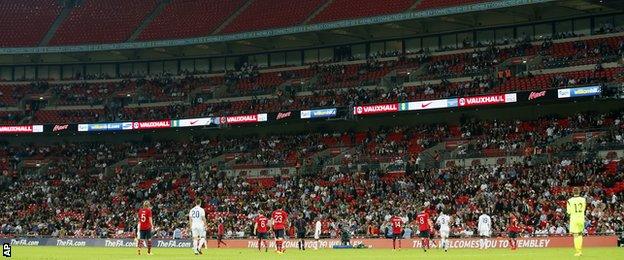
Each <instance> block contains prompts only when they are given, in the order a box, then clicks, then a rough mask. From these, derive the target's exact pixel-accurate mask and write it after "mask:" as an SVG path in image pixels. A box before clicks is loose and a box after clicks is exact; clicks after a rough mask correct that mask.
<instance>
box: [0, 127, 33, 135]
mask: <svg viewBox="0 0 624 260" xmlns="http://www.w3.org/2000/svg"><path fill="white" fill-rule="evenodd" d="M42 132H43V125H7V126H0V134H24V133H42Z"/></svg>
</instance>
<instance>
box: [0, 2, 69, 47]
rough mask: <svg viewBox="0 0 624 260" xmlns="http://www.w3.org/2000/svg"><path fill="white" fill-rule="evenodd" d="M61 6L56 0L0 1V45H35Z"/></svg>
mask: <svg viewBox="0 0 624 260" xmlns="http://www.w3.org/2000/svg"><path fill="white" fill-rule="evenodd" d="M62 8H63V7H62V6H61V4H60V2H59V1H56V0H25V1H12V0H2V1H0V10H2V15H0V35H2V37H0V46H2V47H24V46H37V45H38V44H39V42H40V41H41V39H42V38H43V36H44V35H45V33H46V32H47V31H48V29H49V28H50V26H51V25H52V22H54V19H55V18H56V17H57V16H58V15H59V13H60V12H61V9H62Z"/></svg>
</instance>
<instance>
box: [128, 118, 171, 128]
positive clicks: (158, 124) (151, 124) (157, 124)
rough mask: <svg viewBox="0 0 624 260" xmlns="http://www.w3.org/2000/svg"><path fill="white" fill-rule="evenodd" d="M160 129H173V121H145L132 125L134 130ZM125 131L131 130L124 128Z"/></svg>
mask: <svg viewBox="0 0 624 260" xmlns="http://www.w3.org/2000/svg"><path fill="white" fill-rule="evenodd" d="M159 128H171V120H158V121H144V122H133V123H132V129H133V130H143V129H159ZM124 130H130V129H126V128H124Z"/></svg>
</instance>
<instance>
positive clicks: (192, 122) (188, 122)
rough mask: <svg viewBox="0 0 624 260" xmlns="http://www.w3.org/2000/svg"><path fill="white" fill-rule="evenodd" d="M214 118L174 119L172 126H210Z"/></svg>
mask: <svg viewBox="0 0 624 260" xmlns="http://www.w3.org/2000/svg"><path fill="white" fill-rule="evenodd" d="M212 120H213V118H212V117H202V118H190V119H178V120H172V121H171V127H193V126H209V125H211V124H212V123H213V121H212Z"/></svg>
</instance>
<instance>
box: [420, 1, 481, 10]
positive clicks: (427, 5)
mask: <svg viewBox="0 0 624 260" xmlns="http://www.w3.org/2000/svg"><path fill="white" fill-rule="evenodd" d="M483 2H491V0H422V1H420V3H418V5H416V9H417V10H424V9H431V8H442V7H450V6H458V5H467V4H476V3H483Z"/></svg>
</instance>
